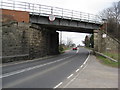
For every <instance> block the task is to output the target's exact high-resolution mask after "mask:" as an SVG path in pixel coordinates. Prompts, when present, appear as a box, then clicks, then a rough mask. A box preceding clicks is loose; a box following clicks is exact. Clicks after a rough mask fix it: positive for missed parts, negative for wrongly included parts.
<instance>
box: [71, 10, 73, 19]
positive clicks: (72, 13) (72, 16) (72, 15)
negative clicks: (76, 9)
mask: <svg viewBox="0 0 120 90" xmlns="http://www.w3.org/2000/svg"><path fill="white" fill-rule="evenodd" d="M71 15H72V16H71V20H72V19H73V10H72V14H71Z"/></svg>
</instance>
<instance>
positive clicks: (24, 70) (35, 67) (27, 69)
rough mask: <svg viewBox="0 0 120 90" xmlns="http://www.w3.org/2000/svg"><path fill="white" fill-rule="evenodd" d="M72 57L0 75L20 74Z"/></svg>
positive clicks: (2, 76) (0, 76)
mask: <svg viewBox="0 0 120 90" xmlns="http://www.w3.org/2000/svg"><path fill="white" fill-rule="evenodd" d="M70 57H72V56H69V57H65V58H62V59H59V60H56V61H53V62H49V63H46V64H42V65H37V66H34V67H29V68H25V69H22V70H17V71H14V72H11V73H6V74H3V75H0V78H4V77H8V76H11V75H15V74H19V73H22V72H26V71H30V70H33V69H37V68H40V67H43V66H46V65H50V64H53V63H56V62H60V61H63V60H65V59H67V58H70Z"/></svg>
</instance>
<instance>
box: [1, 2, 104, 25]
mask: <svg viewBox="0 0 120 90" xmlns="http://www.w3.org/2000/svg"><path fill="white" fill-rule="evenodd" d="M0 7H1V9H10V10H20V11H27V12H29V13H30V14H33V15H41V16H49V15H51V14H53V15H54V16H55V17H58V18H63V19H71V20H78V21H85V22H91V23H96V24H102V22H101V20H100V19H99V18H98V16H97V15H93V14H89V13H84V12H79V11H74V10H69V9H63V8H58V7H52V6H47V5H41V4H33V3H28V2H20V1H12V0H2V1H1V2H0Z"/></svg>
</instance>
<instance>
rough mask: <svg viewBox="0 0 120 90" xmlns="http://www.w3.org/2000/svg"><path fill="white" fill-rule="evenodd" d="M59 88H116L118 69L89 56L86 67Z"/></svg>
mask: <svg viewBox="0 0 120 90" xmlns="http://www.w3.org/2000/svg"><path fill="white" fill-rule="evenodd" d="M61 88H118V68H113V67H110V66H105V65H103V64H101V63H100V62H99V61H98V60H97V59H96V57H95V56H93V55H91V56H90V57H89V59H88V61H87V63H86V65H85V66H84V67H83V68H82V69H81V70H80V71H79V72H78V73H77V74H76V75H75V76H74V77H73V78H71V80H70V81H67V83H66V85H63V86H61Z"/></svg>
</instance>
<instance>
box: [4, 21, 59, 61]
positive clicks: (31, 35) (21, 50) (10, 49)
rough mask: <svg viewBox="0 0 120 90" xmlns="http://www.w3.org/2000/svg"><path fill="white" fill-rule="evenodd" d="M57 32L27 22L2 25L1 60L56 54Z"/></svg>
mask: <svg viewBox="0 0 120 90" xmlns="http://www.w3.org/2000/svg"><path fill="white" fill-rule="evenodd" d="M58 42H59V38H58V33H57V32H56V31H54V30H48V29H46V28H41V27H40V26H39V25H36V26H33V25H32V26H31V25H30V24H27V23H20V22H19V23H18V22H14V23H11V22H9V23H7V24H3V26H2V57H3V58H2V59H3V60H2V61H3V63H4V62H10V61H16V60H26V59H33V58H39V57H43V56H46V55H53V54H58V53H59V52H58V44H59V43H58Z"/></svg>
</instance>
